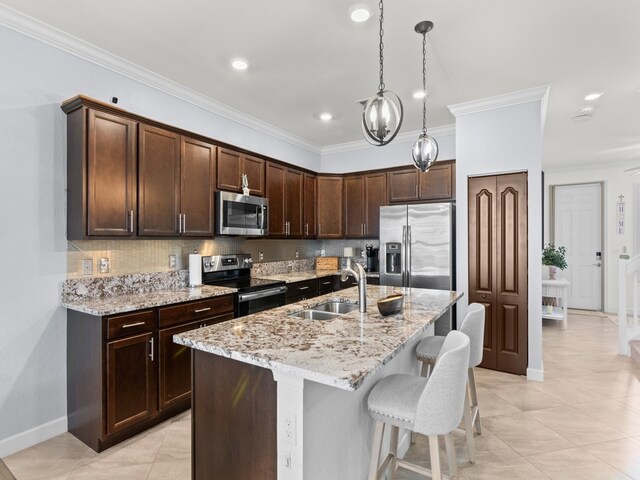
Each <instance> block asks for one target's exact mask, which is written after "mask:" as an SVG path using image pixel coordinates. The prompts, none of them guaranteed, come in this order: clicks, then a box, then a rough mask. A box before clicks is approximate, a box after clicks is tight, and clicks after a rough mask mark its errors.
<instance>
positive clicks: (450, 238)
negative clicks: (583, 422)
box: [379, 203, 455, 335]
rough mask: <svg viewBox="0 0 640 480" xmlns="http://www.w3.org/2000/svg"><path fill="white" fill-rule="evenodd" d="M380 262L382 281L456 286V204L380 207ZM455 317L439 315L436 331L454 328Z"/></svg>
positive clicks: (438, 332)
mask: <svg viewBox="0 0 640 480" xmlns="http://www.w3.org/2000/svg"><path fill="white" fill-rule="evenodd" d="M379 266H380V268H379V269H380V285H392V286H398V287H416V288H433V289H437V290H455V205H454V204H452V203H430V204H422V205H394V206H389V207H380V256H379ZM454 313H455V312H454ZM454 318H455V315H452V312H448V313H447V314H445V315H443V317H441V318H440V319H438V321H437V322H436V334H437V335H446V333H448V332H449V331H450V330H451V329H452V328H455V324H453V319H454Z"/></svg>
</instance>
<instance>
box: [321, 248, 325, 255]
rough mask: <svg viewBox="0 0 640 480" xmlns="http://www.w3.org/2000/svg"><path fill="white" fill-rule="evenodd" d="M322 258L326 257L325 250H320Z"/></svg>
mask: <svg viewBox="0 0 640 480" xmlns="http://www.w3.org/2000/svg"><path fill="white" fill-rule="evenodd" d="M320 256H321V257H324V256H325V251H324V248H323V249H322V250H320Z"/></svg>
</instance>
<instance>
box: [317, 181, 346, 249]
mask: <svg viewBox="0 0 640 480" xmlns="http://www.w3.org/2000/svg"><path fill="white" fill-rule="evenodd" d="M343 186H344V178H343V177H338V176H335V177H333V176H331V177H330V176H324V175H319V176H318V203H317V205H318V238H343V237H344V230H343V211H344V210H343V199H342V191H343Z"/></svg>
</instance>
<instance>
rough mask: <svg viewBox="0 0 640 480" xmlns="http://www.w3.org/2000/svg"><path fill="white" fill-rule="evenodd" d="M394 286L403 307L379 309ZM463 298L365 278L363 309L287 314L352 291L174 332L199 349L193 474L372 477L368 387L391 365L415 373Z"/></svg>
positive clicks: (351, 297) (350, 297)
mask: <svg viewBox="0 0 640 480" xmlns="http://www.w3.org/2000/svg"><path fill="white" fill-rule="evenodd" d="M395 292H402V293H404V294H405V304H404V310H403V311H402V312H401V313H399V314H396V315H392V316H388V317H382V316H381V315H380V314H379V312H378V310H377V307H376V301H377V300H378V299H379V298H382V297H385V296H387V295H390V294H391V293H395ZM460 296H461V294H460V293H458V292H448V291H439V290H426V289H415V288H400V287H377V286H368V287H367V301H368V308H367V312H366V313H359V312H358V311H357V310H356V311H353V312H350V313H347V314H344V315H341V316H339V317H336V318H334V319H332V320H328V321H319V320H305V319H301V318H298V317H295V316H290V314H291V313H295V312H299V311H301V310H303V309H307V308H312V307H313V306H315V305H318V304H321V303H324V302H327V301H329V300H338V301H342V302H353V303H355V302H356V301H357V298H358V292H357V288H350V289H347V290H343V291H340V292H336V293H331V294H327V295H324V296H321V297H316V298H314V299H312V300H306V301H303V302H299V303H296V304H291V305H287V306H284V307H280V308H276V309H273V310H268V311H265V312H260V313H257V314H254V315H250V316H246V317H242V318H238V319H235V320H232V321H228V322H224V323H221V324H218V325H212V326H210V327H207V328H202V329H198V330H194V331H190V332H186V333H183V334H180V335H176V336H174V341H175V342H176V343H179V344H182V345H185V346H188V347H191V348H192V365H193V369H192V375H193V397H192V398H193V403H192V427H193V433H192V442H193V444H192V467H193V470H192V472H193V473H192V475H193V478H195V479H199V480H202V479H208V478H225V479H230V480H231V479H235V478H261V479H275V478H278V479H302V478H304V479H305V480H313V479H327V478H332V479H343V478H344V479H361V478H365V477H366V473H367V471H368V463H369V459H370V448H371V432H372V428H373V422H372V421H371V419H370V417H369V415H368V413H367V408H366V397H367V395H368V392H369V391H370V389H371V388H372V387H373V385H375V383H376V381H377V380H378V379H380V378H382V377H383V376H386V375H388V374H391V373H398V372H404V373H414V374H417V373H418V365H417V362H416V360H415V353H414V350H415V345H416V344H417V342H418V341H419V340H420V339H422V338H423V337H424V336H425V335H429V334H432V330H433V329H432V324H433V322H434V321H435V320H436V319H437V318H438V317H439V316H440V315H442V314H443V313H444V312H445V311H447V309H449V308H450V306H451V305H452V304H453V303H455V302H456V301H457V300H458V299H459V298H460ZM406 438H408V437H407V436H405V439H406Z"/></svg>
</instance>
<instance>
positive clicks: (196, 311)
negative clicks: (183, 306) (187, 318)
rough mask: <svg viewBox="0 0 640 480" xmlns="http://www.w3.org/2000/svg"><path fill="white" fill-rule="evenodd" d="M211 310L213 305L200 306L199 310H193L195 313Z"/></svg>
mask: <svg viewBox="0 0 640 480" xmlns="http://www.w3.org/2000/svg"><path fill="white" fill-rule="evenodd" d="M209 310H211V307H207V308H198V309H197V310H194V311H193V313H202V312H208V311H209Z"/></svg>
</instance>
